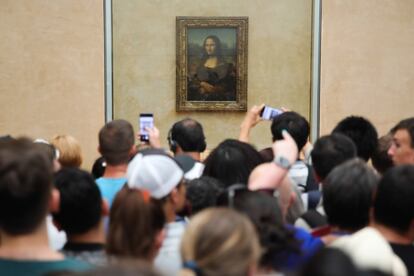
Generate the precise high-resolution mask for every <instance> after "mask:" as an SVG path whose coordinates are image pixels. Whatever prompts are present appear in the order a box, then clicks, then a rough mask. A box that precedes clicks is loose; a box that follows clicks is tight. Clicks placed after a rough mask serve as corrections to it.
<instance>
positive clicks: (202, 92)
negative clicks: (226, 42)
mask: <svg viewBox="0 0 414 276" xmlns="http://www.w3.org/2000/svg"><path fill="white" fill-rule="evenodd" d="M189 71H190V72H189V81H188V100H189V101H235V100H236V89H235V88H236V77H235V75H236V74H235V68H234V65H233V64H232V63H228V62H226V61H225V59H224V58H223V55H222V50H221V42H220V39H219V38H218V37H217V36H215V35H209V36H207V37H206V38H205V39H204V43H203V54H202V56H201V60H200V63H199V64H198V66H197V65H193V66H192V67H191V66H190V68H189Z"/></svg>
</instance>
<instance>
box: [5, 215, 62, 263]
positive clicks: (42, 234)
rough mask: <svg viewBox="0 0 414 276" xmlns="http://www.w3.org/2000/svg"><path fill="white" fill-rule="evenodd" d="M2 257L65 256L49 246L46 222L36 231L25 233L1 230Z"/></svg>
mask: <svg viewBox="0 0 414 276" xmlns="http://www.w3.org/2000/svg"><path fill="white" fill-rule="evenodd" d="M0 235H1V247H0V257H2V258H7V259H16V260H39V261H53V260H63V259H64V256H63V255H62V254H60V253H58V252H55V251H53V250H52V249H51V248H50V247H49V240H48V236H47V229H46V222H43V223H42V224H41V225H40V226H39V227H38V228H37V229H36V230H35V231H33V232H32V233H29V234H24V235H9V234H8V233H6V232H4V231H0Z"/></svg>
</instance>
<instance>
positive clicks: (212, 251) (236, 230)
mask: <svg viewBox="0 0 414 276" xmlns="http://www.w3.org/2000/svg"><path fill="white" fill-rule="evenodd" d="M184 237H185V239H183V241H182V244H181V256H182V260H183V264H184V268H185V269H184V270H183V271H182V274H181V275H199V274H196V273H195V271H199V272H200V273H201V275H204V276H210V275H227V276H239V275H253V273H254V269H255V267H256V265H257V262H258V260H259V257H260V245H259V241H258V238H257V234H256V231H255V229H254V227H253V225H252V223H251V222H250V221H249V219H248V218H247V217H246V216H245V215H242V214H240V213H238V212H237V211H235V210H232V209H229V208H209V209H206V210H204V211H202V212H200V213H198V214H197V215H195V216H194V217H193V218H192V219H191V221H190V223H189V225H188V226H187V229H186V231H185V233H184Z"/></svg>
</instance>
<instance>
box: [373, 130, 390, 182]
mask: <svg viewBox="0 0 414 276" xmlns="http://www.w3.org/2000/svg"><path fill="white" fill-rule="evenodd" d="M391 143H392V135H391V133H388V134H387V135H384V136H382V137H380V138H379V139H378V146H377V149H376V150H375V151H374V153H373V154H372V156H371V161H372V165H373V166H374V168H375V169H376V170H377V172H379V173H380V174H383V173H385V171H387V170H388V169H389V168H391V167H392V166H393V163H392V159H391V157H390V156H389V155H388V149H389V148H390V147H391Z"/></svg>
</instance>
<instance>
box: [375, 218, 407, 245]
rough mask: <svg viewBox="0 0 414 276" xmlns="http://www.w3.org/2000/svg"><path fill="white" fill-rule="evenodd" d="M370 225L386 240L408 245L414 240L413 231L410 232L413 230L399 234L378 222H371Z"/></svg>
mask: <svg viewBox="0 0 414 276" xmlns="http://www.w3.org/2000/svg"><path fill="white" fill-rule="evenodd" d="M371 226H372V227H374V228H375V229H377V230H378V231H379V232H380V233H381V235H382V236H383V237H384V238H385V239H386V240H387V241H388V242H391V243H396V244H407V245H408V244H412V243H413V241H414V233H411V232H413V231H411V232H410V231H407V232H406V233H404V234H401V233H398V232H397V231H395V230H393V229H391V228H389V227H387V226H384V225H382V224H379V223H372V225H371Z"/></svg>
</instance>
